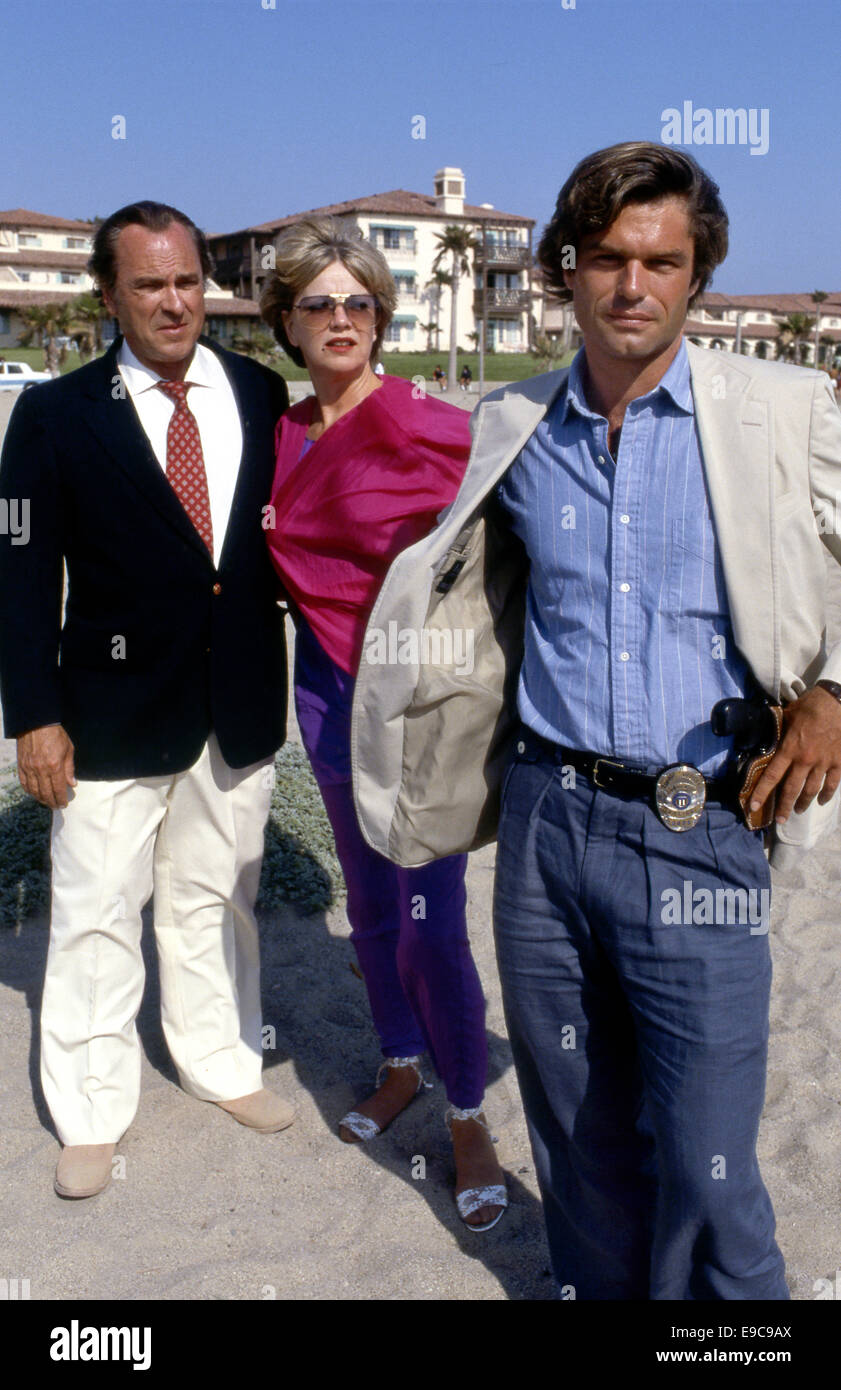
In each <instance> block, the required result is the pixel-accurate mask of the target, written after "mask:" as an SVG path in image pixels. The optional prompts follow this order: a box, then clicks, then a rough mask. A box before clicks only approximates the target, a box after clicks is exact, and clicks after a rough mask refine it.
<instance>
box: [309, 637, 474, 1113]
mask: <svg viewBox="0 0 841 1390" xmlns="http://www.w3.org/2000/svg"><path fill="white" fill-rule="evenodd" d="M352 698H353V678H352V677H351V676H349V675H347V673H346V672H344V671H342V669H341V668H340V667H338V666H336V665H335V663H334V662H332V661H331V660H330V658H329V657H328V656H327V654H326V652H325V651H324V650H323V648H322V647H321V646H320V644H319V643H318V642H317V641H316V639H315V637H314V636H313V634H312V632H311V631H310V629H309V628H308V627H307V626H306V625H305V624H304V623H303V622H301V623H300V625H299V627H298V639H297V643H296V660H295V707H296V710H297V714H298V723H299V725H300V728H301V737H302V739H303V743H304V747H305V749H306V751H307V756H308V757H309V760H310V764H311V766H312V770H313V773H314V775H315V779H316V781H317V782H318V785H319V789H320V791H321V795H322V797H323V799H324V805H325V807H326V809H327V815H328V817H329V819H330V824H331V826H332V828H333V836H334V838H335V841H336V853H337V855H338V858H339V863H340V864H341V866H342V872H343V874H344V877H345V883H346V885H347V915H348V921H349V922H350V925H351V928H352V930H351V938H350V939H351V941H352V942H353V944H354V947H355V949H356V955H357V958H358V960H359V965H360V969H361V970H362V974H363V976H364V978H365V984H366V987H367V990H368V1000H369V1003H370V1005H371V1013H372V1015H373V1019H374V1027H375V1028H376V1030H377V1033H378V1035H379V1039H380V1046H381V1047H382V1050H383V1054H384V1055H385V1056H386V1057H410V1056H414V1055H415V1054H416V1053H420V1052H423V1051H424V1049H426V1050H428V1051H429V1054H430V1056H431V1058H432V1061H433V1063H434V1064H435V1068H436V1070H437V1071H438V1074H439V1076H440V1077H441V1078H442V1080H443V1082H444V1086H445V1088H446V1092H447V1099H448V1101H449V1102H450V1104H451V1105H456V1106H458V1107H459V1108H460V1109H463V1110H466V1109H469V1108H471V1107H473V1106H476V1105H480V1104H481V1102H482V1097H483V1096H484V1092H485V1080H486V1076H487V1040H486V1036H485V1001H484V997H483V995H482V987H481V985H480V983H479V976H478V974H477V971H476V966H475V965H474V963H473V957H472V956H471V954H470V944H469V941H468V939H467V919H466V914H465V908H466V903H467V894H466V891H465V886H464V872H465V868H466V866H467V856H466V855H464V854H459V855H451V856H450V857H448V858H446V859H437V860H435V861H434V862H433V863H432V864H427V865H425V866H424V867H423V868H420V869H401V868H399V867H398V866H397V865H396V864H392V863H391V861H390V860H389V859H386V858H384V856H383V855H381V854H378V853H377V852H376V850H373V849H371V847H370V846H369V845H367V844H366V843H365V840H364V839H363V837H362V832H361V831H360V829H359V823H358V821H357V817H356V810H355V808H354V804H353V791H352V785H351V780H350V747H349V744H350V707H351V701H352Z"/></svg>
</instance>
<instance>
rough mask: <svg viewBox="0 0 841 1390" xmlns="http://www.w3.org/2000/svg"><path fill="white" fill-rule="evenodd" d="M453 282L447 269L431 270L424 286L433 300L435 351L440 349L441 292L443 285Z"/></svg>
mask: <svg viewBox="0 0 841 1390" xmlns="http://www.w3.org/2000/svg"><path fill="white" fill-rule="evenodd" d="M452 283H453V277H452V275H451V274H450V272H449V271H448V270H433V272H432V275H431V277H430V278H429V279H428V280H427V282H426V288H427V289H431V290H432V295H433V299H434V301H435V351H436V352H440V351H441V294H442V292H443V290H444V287H445V286H450V285H452Z"/></svg>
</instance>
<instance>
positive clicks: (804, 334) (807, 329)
mask: <svg viewBox="0 0 841 1390" xmlns="http://www.w3.org/2000/svg"><path fill="white" fill-rule="evenodd" d="M814 326H815V320H814V319H810V318H809V316H808V314H789V316H788V318H785V319H783V321H782V323H781V324H780V334H779V339H778V343H779V344H780V345H781V347H782V352H781V353H780V356H781V357H783V358H785V359H788V358H790V357H793V358H794V360H795V362H797V363H798V364H799V363H800V362H801V361H802V358H803V344H804V343H805V341H806V339H807V338H808V337H809V334H810V333H811V331H812V329H813V328H814Z"/></svg>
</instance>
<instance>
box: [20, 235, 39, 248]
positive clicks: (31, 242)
mask: <svg viewBox="0 0 841 1390" xmlns="http://www.w3.org/2000/svg"><path fill="white" fill-rule="evenodd" d="M40 245H41V238H40V237H39V236H33V234H32V233H31V232H18V246H40Z"/></svg>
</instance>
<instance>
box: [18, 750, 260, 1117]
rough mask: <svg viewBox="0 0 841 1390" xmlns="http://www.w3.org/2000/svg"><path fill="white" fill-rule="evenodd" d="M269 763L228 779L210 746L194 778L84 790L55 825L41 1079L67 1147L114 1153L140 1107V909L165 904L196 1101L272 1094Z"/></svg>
mask: <svg viewBox="0 0 841 1390" xmlns="http://www.w3.org/2000/svg"><path fill="white" fill-rule="evenodd" d="M272 764H273V760H272V759H271V758H269V759H267V760H266V761H265V762H261V763H255V764H252V766H250V767H246V768H241V769H238V770H234V769H233V768H230V767H228V765H227V763H226V762H225V760H224V759H223V757H222V755H221V753H220V752H219V745H218V743H217V742H216V739H215V737H213V735H211V737H210V739H209V741H208V743H207V745H206V746H205V748H204V751H203V752H202V754H201V757H200V758H199V760H198V762H197V763H196V764H195V765H194V766H193V767H191V768H189V770H188V771H187V772H179V773H177V774H176V775H174V776H167V777H143V778H139V779H137V780H133V781H115V782H87V781H80V782H79V784H78V786H77V787H76V788H75V790H74V792H73V793H72V799H71V801H70V803H69V805H68V806H67V807H66V809H65V810H63V811H55V812H54V813H53V826H52V864H53V882H52V920H51V927H50V947H49V952H48V956H47V971H46V979H45V982H44V996H43V1002H42V1006H41V1080H42V1084H43V1087H44V1094H45V1096H46V1099H47V1104H48V1105H49V1108H50V1113H51V1114H52V1117H53V1120H54V1121H55V1125H56V1129H57V1130H58V1134H59V1137H60V1139H61V1141H62V1143H63V1144H108V1143H115V1142H117V1141H118V1140H119V1139H120V1138H121V1137H122V1135H123V1134H124V1133H125V1131H126V1130H127V1129H128V1127H129V1125H130V1124H131V1121H132V1120H133V1118H134V1115H135V1112H136V1110H137V1105H138V1101H139V1097H140V1044H139V1041H138V1038H137V1029H136V1027H135V1020H136V1018H137V1013H138V1010H139V1008H140V1002H141V999H142V996H143V985H144V970H143V960H142V956H141V951H140V934H141V918H140V914H141V910H142V909H143V907H144V905H145V904H146V903H147V902H148V900H149V898H150V897H151V896H152V893H153V889H154V919H155V940H156V943H157V950H158V962H159V966H160V985H161V1021H162V1024H163V1030H164V1035H165V1037H166V1041H167V1044H168V1046H169V1050H170V1053H171V1055H172V1059H173V1061H174V1062H175V1065H176V1067H177V1069H178V1074H179V1077H180V1080H181V1084H182V1086H183V1087H184V1089H185V1091H188V1092H189V1093H190V1094H191V1095H194V1096H196V1097H197V1098H198V1099H199V1100H233V1099H234V1098H236V1097H237V1096H244V1095H249V1094H250V1093H251V1092H252V1091H257V1090H259V1088H260V1085H261V1079H260V1078H261V1069H262V1048H261V1026H262V1018H261V1010H260V954H259V943H258V937H257V924H256V922H255V919H254V911H253V909H254V901H255V899H256V896H257V889H258V886H259V880H260V865H261V861H262V857H263V829H264V826H265V823H266V819H267V817H268V813H269V802H270V799H271V786H272V776H273V772H272Z"/></svg>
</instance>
